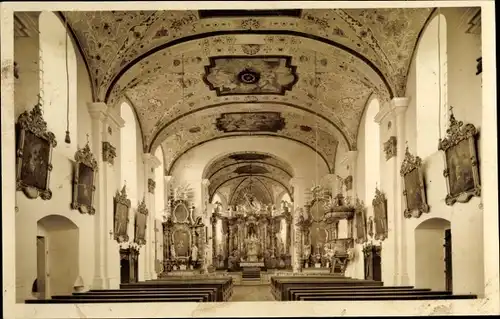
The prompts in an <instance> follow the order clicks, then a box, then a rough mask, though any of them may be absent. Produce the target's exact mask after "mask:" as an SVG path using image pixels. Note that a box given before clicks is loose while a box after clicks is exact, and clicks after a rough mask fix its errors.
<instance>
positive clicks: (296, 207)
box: [290, 177, 307, 273]
mask: <svg viewBox="0 0 500 319" xmlns="http://www.w3.org/2000/svg"><path fill="white" fill-rule="evenodd" d="M290 185H291V186H292V187H293V200H294V202H293V217H292V224H293V226H292V238H293V240H292V247H291V248H292V254H291V255H292V256H291V257H292V270H293V272H294V273H298V272H300V271H301V265H300V260H301V256H302V238H301V230H300V227H299V226H298V225H297V222H298V221H299V217H300V215H301V213H302V212H303V210H304V205H305V204H306V203H305V192H306V188H307V186H306V180H305V179H304V178H302V177H294V178H292V179H290Z"/></svg>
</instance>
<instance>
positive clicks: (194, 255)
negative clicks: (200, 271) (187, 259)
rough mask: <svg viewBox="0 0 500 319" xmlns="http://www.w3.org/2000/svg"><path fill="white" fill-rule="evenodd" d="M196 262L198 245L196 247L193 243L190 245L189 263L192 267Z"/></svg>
mask: <svg viewBox="0 0 500 319" xmlns="http://www.w3.org/2000/svg"><path fill="white" fill-rule="evenodd" d="M197 262H198V247H196V245H195V244H193V246H192V247H191V263H192V265H193V267H194V265H196V263H197Z"/></svg>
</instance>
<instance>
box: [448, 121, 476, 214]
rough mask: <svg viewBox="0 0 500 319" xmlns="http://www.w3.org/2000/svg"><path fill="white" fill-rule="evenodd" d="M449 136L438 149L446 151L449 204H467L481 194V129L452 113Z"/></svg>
mask: <svg viewBox="0 0 500 319" xmlns="http://www.w3.org/2000/svg"><path fill="white" fill-rule="evenodd" d="M446 133H447V136H446V137H445V138H444V139H442V140H440V141H439V146H438V149H439V150H440V151H443V152H444V167H445V169H444V171H443V175H444V177H445V178H446V187H447V189H448V194H447V195H446V198H445V202H446V205H449V206H451V205H453V204H455V203H456V202H459V203H467V202H468V201H469V200H470V199H471V198H472V197H473V196H477V197H479V196H481V184H480V180H479V162H478V160H477V152H476V146H477V145H476V143H477V141H476V137H477V135H478V131H477V129H476V127H475V126H474V125H472V124H470V123H467V124H465V125H464V123H463V122H462V121H457V120H456V119H455V116H454V115H453V113H451V114H450V119H449V127H448V129H447V130H446Z"/></svg>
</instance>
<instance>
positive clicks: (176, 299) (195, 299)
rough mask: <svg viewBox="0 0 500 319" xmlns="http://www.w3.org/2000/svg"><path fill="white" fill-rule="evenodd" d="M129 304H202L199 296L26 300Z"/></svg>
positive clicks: (31, 302) (37, 300)
mask: <svg viewBox="0 0 500 319" xmlns="http://www.w3.org/2000/svg"><path fill="white" fill-rule="evenodd" d="M131 302H203V297H200V296H185V297H160V298H118V299H116V298H115V299H111V298H109V299H71V298H70V299H68V298H66V299H63V298H61V299H34V300H26V301H25V303H27V304H62V303H70V304H80V303H131Z"/></svg>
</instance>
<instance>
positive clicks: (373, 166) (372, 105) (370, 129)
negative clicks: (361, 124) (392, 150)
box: [365, 98, 381, 203]
mask: <svg viewBox="0 0 500 319" xmlns="http://www.w3.org/2000/svg"><path fill="white" fill-rule="evenodd" d="M367 107H368V108H367V110H366V115H365V202H366V203H371V201H372V199H373V197H374V196H375V187H376V186H377V183H379V181H380V153H381V152H380V148H381V146H380V127H379V124H378V123H376V122H375V116H376V115H377V113H378V112H379V108H380V104H379V101H378V100H377V99H376V98H375V99H372V100H371V101H370V102H369V104H368V106H367Z"/></svg>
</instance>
